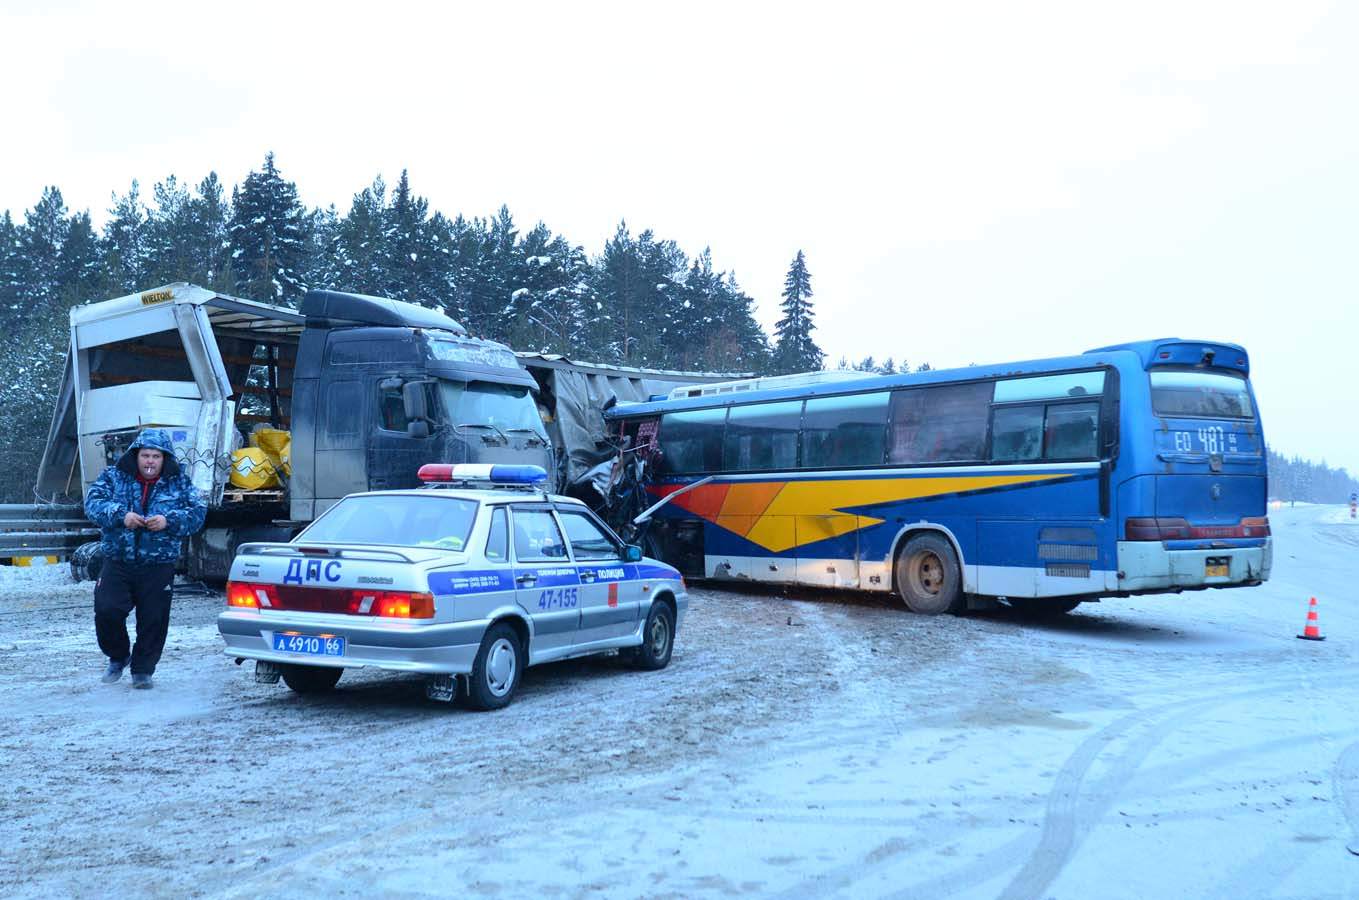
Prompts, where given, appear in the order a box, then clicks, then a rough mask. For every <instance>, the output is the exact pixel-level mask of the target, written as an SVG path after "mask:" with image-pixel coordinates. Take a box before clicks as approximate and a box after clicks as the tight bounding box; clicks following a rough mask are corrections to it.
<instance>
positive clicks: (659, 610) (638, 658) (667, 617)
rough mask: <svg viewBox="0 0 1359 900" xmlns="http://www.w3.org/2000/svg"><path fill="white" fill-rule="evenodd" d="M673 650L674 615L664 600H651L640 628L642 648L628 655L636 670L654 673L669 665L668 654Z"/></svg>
mask: <svg viewBox="0 0 1359 900" xmlns="http://www.w3.org/2000/svg"><path fill="white" fill-rule="evenodd" d="M674 650H675V613H674V612H673V611H672V610H671V609H670V604H669V603H667V602H666V601H664V600H653V601H652V602H651V612H649V613H647V617H646V624H645V625H643V626H642V646H640V647H637V648H636V649H635V650H634V651H633V652H632V653H631V654H629V655H628V659H629V661H630V662H631V663H632V665H633V666H635V667H636V668H638V669H643V670H645V671H648V672H654V671H656V670H657V669H664V668H665V667H666V666H668V665H670V654H671V653H673V652H674Z"/></svg>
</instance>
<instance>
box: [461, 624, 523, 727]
mask: <svg viewBox="0 0 1359 900" xmlns="http://www.w3.org/2000/svg"><path fill="white" fill-rule="evenodd" d="M525 662H526V660H525V654H524V648H523V646H522V645H521V644H520V643H519V635H518V633H517V632H515V630H514V629H513V628H512V627H510V626H509V625H508V624H506V623H505V622H500V623H498V624H496V625H492V626H491V627H490V628H488V629H486V635H485V637H483V638H482V639H481V648H480V649H478V650H477V657H476V659H474V660H473V661H472V674H471V676H470V677H468V679H467V705H468V706H469V707H470V708H472V709H478V710H483V711H484V710H490V709H501V708H503V707H506V706H509V705H510V701H511V700H513V699H514V692H515V691H516V690H517V689H518V688H519V679H520V678H521V677H522V676H523V674H524V664H525Z"/></svg>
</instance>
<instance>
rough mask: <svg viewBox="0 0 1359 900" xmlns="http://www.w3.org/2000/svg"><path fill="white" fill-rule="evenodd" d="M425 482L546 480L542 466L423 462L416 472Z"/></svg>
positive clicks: (508, 482) (523, 482) (520, 482)
mask: <svg viewBox="0 0 1359 900" xmlns="http://www.w3.org/2000/svg"><path fill="white" fill-rule="evenodd" d="M418 475H419V477H420V480H421V481H423V482H425V483H426V484H446V483H448V482H454V481H469V482H470V481H479V482H488V483H490V484H523V485H534V484H539V483H540V482H544V481H547V472H546V471H545V470H544V469H543V467H542V466H509V465H492V464H490V463H457V464H453V463H425V464H424V465H423V466H421V467H420V471H419V473H418Z"/></svg>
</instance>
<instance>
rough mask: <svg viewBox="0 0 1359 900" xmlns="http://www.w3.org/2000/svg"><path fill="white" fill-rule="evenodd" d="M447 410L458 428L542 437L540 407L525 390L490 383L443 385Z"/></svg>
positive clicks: (450, 382) (515, 386)
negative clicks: (467, 427) (478, 428)
mask: <svg viewBox="0 0 1359 900" xmlns="http://www.w3.org/2000/svg"><path fill="white" fill-rule="evenodd" d="M439 384H440V388H439V389H440V391H441V392H442V393H443V400H444V408H445V409H447V410H448V416H449V418H450V419H451V420H452V421H453V425H454V427H455V428H456V427H458V426H464V427H466V426H477V425H480V426H484V427H486V428H489V429H491V430H492V431H498V432H501V433H510V432H515V431H519V432H532V433H533V434H535V435H537V436H538V437H542V435H543V422H542V419H541V417H539V415H538V405H537V404H536V403H534V402H533V397H532V395H531V394H530V393H529V389H528V388H526V387H520V386H519V385H513V384H495V383H493V382H489V381H470V382H462V381H441V382H440V383H439Z"/></svg>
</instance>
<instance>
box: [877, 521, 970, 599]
mask: <svg viewBox="0 0 1359 900" xmlns="http://www.w3.org/2000/svg"><path fill="white" fill-rule="evenodd" d="M892 579H893V582H894V583H895V585H896V589H897V593H898V594H900V595H901V599H902V600H904V601H906V607H907V609H909V610H910V611H911V612H913V613H919V614H920V615H922V616H937V615H939V614H940V613H958V612H961V611H962V610H963V605H964V603H965V602H966V598H965V597H964V596H963V575H962V569H961V568H960V567H959V565H958V554H956V553H954V552H953V545H952V544H950V543H949V542H948V540H947V539H945V538H944V537H943V536H941V535H938V534H930V533H925V534H917V535H915V536H914V537H912V538H910V539H909V540H908V541H906V546H905V547H903V548H901V552H900V553H898V554H897V560H896V564H895V565H894V567H893V571H892Z"/></svg>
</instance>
